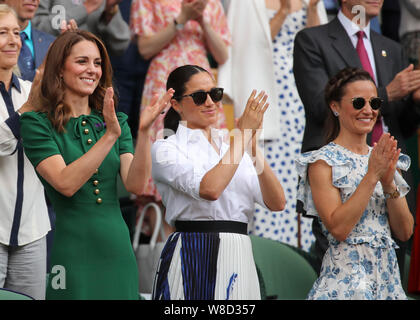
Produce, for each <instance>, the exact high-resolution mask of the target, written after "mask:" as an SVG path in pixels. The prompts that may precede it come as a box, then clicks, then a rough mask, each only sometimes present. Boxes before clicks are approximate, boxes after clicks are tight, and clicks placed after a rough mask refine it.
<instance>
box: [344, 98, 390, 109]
mask: <svg viewBox="0 0 420 320" xmlns="http://www.w3.org/2000/svg"><path fill="white" fill-rule="evenodd" d="M351 101H352V102H353V108H355V109H357V110H360V109H362V108H363V107H364V106H365V104H366V100H365V98H362V97H357V98H353V99H351ZM382 101H383V100H382V99H381V98H379V97H375V98H370V99H369V104H370V107H371V108H372V109H373V110H378V109H379V108H380V107H381V105H382Z"/></svg>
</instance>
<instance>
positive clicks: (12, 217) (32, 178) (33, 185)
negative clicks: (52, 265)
mask: <svg viewBox="0 0 420 320" xmlns="http://www.w3.org/2000/svg"><path fill="white" fill-rule="evenodd" d="M10 86H11V89H10V90H9V93H11V100H10V95H9V94H8V92H6V91H5V90H4V84H3V83H0V87H1V90H0V91H1V97H0V185H1V189H2V190H1V192H0V243H2V244H4V245H19V246H21V245H25V244H28V243H30V242H33V241H35V240H38V239H41V238H42V237H43V236H45V235H46V234H47V233H48V231H49V230H50V229H51V225H50V220H49V216H48V210H47V205H46V202H45V195H44V187H43V186H42V184H41V181H40V180H39V178H38V177H37V175H36V173H35V169H34V167H33V166H32V164H31V163H30V162H29V160H28V158H27V157H26V155H25V154H24V153H23V147H22V146H21V144H20V143H19V140H20V132H19V131H20V130H19V128H20V125H19V114H18V113H17V112H15V110H18V109H19V108H20V107H21V106H22V104H23V103H24V102H26V100H27V98H28V95H29V91H30V89H31V82H29V81H24V80H21V79H18V78H17V77H16V76H15V75H13V78H12V82H11V84H10ZM22 169H23V170H22Z"/></svg>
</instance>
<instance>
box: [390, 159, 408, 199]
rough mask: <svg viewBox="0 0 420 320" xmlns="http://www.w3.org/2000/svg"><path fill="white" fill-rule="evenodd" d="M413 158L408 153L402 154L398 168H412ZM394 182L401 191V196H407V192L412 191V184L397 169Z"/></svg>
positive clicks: (404, 169) (405, 169)
mask: <svg viewBox="0 0 420 320" xmlns="http://www.w3.org/2000/svg"><path fill="white" fill-rule="evenodd" d="M410 165H411V159H410V157H409V156H408V155H406V154H400V157H399V158H398V162H397V168H398V169H400V170H403V171H407V170H408V169H409V168H410ZM394 182H395V184H396V186H397V188H398V190H399V191H400V197H405V196H406V195H407V193H408V192H409V191H410V186H409V185H408V183H407V182H406V181H405V180H404V178H403V177H402V176H401V174H400V173H399V172H398V171H395V176H394Z"/></svg>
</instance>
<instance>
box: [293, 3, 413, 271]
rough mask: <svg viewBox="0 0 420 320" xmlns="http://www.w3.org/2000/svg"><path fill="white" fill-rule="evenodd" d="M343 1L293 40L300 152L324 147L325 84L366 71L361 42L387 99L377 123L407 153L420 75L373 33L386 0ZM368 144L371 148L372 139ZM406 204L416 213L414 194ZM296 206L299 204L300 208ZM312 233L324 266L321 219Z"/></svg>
mask: <svg viewBox="0 0 420 320" xmlns="http://www.w3.org/2000/svg"><path fill="white" fill-rule="evenodd" d="M339 2H340V6H341V10H340V12H339V14H338V15H337V17H336V18H335V19H333V20H332V21H331V22H329V23H328V24H325V25H321V26H318V27H313V28H306V29H303V30H302V31H300V32H299V33H298V34H297V36H296V38H295V46H294V57H293V58H294V66H293V69H294V76H295V80H296V85H297V89H298V92H299V95H300V97H301V99H302V102H303V104H304V107H305V113H306V127H305V133H304V138H303V145H302V152H306V151H310V150H315V149H319V148H320V147H321V146H323V145H324V144H325V142H324V131H323V127H324V120H325V119H326V115H327V108H328V106H327V104H326V103H325V101H324V88H325V85H326V84H327V82H328V79H329V78H330V77H332V76H334V75H335V74H336V73H338V71H340V70H341V69H343V68H345V67H359V68H362V61H361V58H360V57H359V54H358V51H357V50H356V47H357V46H359V45H360V43H359V42H361V41H362V42H363V46H364V49H365V51H364V52H365V53H367V55H366V54H365V58H364V59H363V60H364V61H365V62H366V60H367V59H366V56H367V57H368V58H369V59H368V60H369V63H370V66H371V71H372V76H373V78H374V80H375V82H376V84H377V87H378V95H379V96H380V97H381V98H382V99H383V100H384V104H383V107H382V108H381V114H382V118H381V120H380V121H381V122H380V123H378V124H379V125H381V127H382V130H383V131H384V132H386V131H388V132H390V133H391V134H392V135H393V136H394V137H395V138H396V139H397V140H398V143H399V146H400V147H401V149H402V152H405V151H406V147H405V143H404V140H405V138H408V137H409V136H411V135H412V134H413V133H414V132H415V130H416V128H417V126H418V124H419V122H420V106H419V105H418V104H417V101H413V99H412V97H411V93H412V92H413V91H414V90H416V89H417V88H419V87H420V71H417V70H413V66H412V65H410V66H408V67H407V63H406V61H405V59H404V57H403V51H402V48H401V46H400V45H399V44H398V43H396V42H394V41H393V40H390V39H388V38H386V37H384V36H381V35H380V34H378V33H376V32H374V31H371V30H370V25H369V21H370V20H371V19H372V18H374V17H376V16H377V15H378V14H379V12H380V10H381V7H382V4H383V0H377V1H372V0H369V1H368V0H342V1H339ZM352 10H353V12H352ZM364 22H365V23H364ZM358 31H364V33H361V34H359V33H358ZM368 140H369V141H368V143H369V144H371V142H372V141H371V135H369V136H368ZM404 178H405V179H406V181H407V182H408V183H409V185H411V186H413V183H412V177H411V175H410V174H404ZM407 200H408V203H409V206H410V209H411V212H412V213H413V214H414V213H415V195H414V194H413V192H411V193H409V194H408V196H407ZM298 207H301V206H299V204H298ZM298 212H301V211H298ZM312 231H313V233H314V235H315V237H316V243H315V251H316V254H317V258H318V268H320V266H321V263H322V257H323V255H324V253H325V250H326V249H327V247H328V241H327V239H326V238H325V237H324V236H323V235H322V233H321V228H320V225H319V222H318V219H314V221H313V223H312ZM397 243H398V245H400V247H401V249H400V250H397V255H398V262H399V266H400V271H403V267H404V258H405V247H406V243H401V242H397ZM317 271H318V272H319V269H318V270H317Z"/></svg>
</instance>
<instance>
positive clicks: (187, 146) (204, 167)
mask: <svg viewBox="0 0 420 320" xmlns="http://www.w3.org/2000/svg"><path fill="white" fill-rule="evenodd" d="M224 135H225V132H224V131H223V130H217V129H212V131H211V137H212V139H213V142H214V143H215V144H216V145H217V147H218V148H219V150H220V153H219V154H218V153H217V151H216V150H215V149H214V148H213V146H212V145H211V144H210V143H209V141H208V140H207V138H206V137H205V136H204V133H203V132H202V131H201V130H199V129H195V130H192V129H189V128H187V127H185V126H184V125H182V124H180V125H179V127H178V130H177V132H176V134H174V135H172V136H170V137H168V138H167V139H160V140H157V141H156V142H155V143H154V144H153V146H152V177H153V180H154V182H155V184H156V187H157V189H158V191H159V193H160V195H161V196H162V202H163V204H164V206H165V207H166V216H165V218H166V221H167V222H168V223H169V224H170V225H172V226H173V225H174V223H175V220H188V221H192V220H194V221H196V220H230V221H238V222H245V223H248V222H249V221H250V220H251V219H252V216H253V213H254V205H255V202H257V203H259V204H260V205H262V206H264V207H265V204H264V201H263V197H262V193H261V189H260V185H259V181H258V176H257V173H256V171H255V168H254V165H253V163H252V160H251V158H250V156H249V155H248V154H247V153H245V154H244V156H243V157H242V160H241V162H240V163H239V166H238V168H237V170H236V172H235V175H234V176H233V178H232V180H231V181H230V183H229V184H228V186H227V187H226V189H225V190H224V191H223V193H222V194H221V195H220V197H219V198H218V199H217V200H215V201H209V200H205V199H203V198H201V197H200V183H201V180H202V179H203V176H204V175H205V174H206V173H207V172H208V171H209V170H211V169H212V168H213V167H214V166H216V165H217V164H218V163H219V161H220V160H221V159H222V158H223V156H224V154H225V153H226V151H227V150H228V149H229V146H228V145H227V144H226V143H225V142H224V141H223V140H224Z"/></svg>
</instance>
